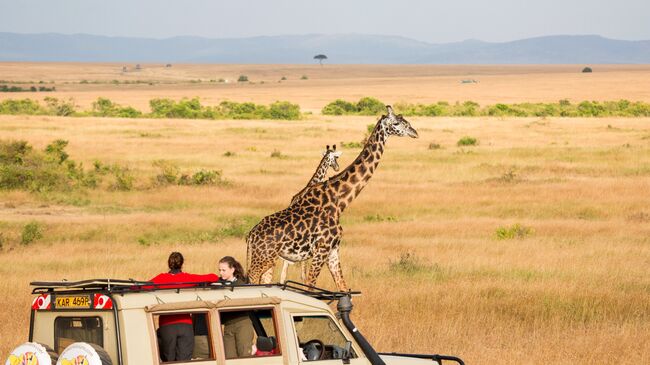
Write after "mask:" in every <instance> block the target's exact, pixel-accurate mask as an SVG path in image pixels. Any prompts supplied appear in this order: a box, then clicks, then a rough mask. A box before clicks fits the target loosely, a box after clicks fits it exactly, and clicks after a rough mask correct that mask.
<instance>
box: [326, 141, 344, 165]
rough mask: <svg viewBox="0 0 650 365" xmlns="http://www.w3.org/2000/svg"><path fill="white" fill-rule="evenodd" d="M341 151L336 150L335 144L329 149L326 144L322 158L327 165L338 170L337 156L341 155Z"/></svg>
mask: <svg viewBox="0 0 650 365" xmlns="http://www.w3.org/2000/svg"><path fill="white" fill-rule="evenodd" d="M341 153H342V152H341V151H337V150H336V145H333V146H332V148H331V149H330V146H329V145H327V146H326V149H325V152H323V159H325V162H326V164H327V166H328V167H331V168H332V170H334V171H339V161H338V159H339V157H340V156H341Z"/></svg>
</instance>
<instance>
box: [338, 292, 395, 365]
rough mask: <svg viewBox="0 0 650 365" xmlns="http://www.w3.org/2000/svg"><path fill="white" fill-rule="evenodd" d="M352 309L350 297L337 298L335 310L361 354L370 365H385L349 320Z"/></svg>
mask: <svg viewBox="0 0 650 365" xmlns="http://www.w3.org/2000/svg"><path fill="white" fill-rule="evenodd" d="M352 307H353V305H352V297H351V296H350V295H346V296H344V297H341V298H339V302H338V304H337V305H336V309H337V310H338V311H339V315H340V316H341V320H342V321H343V325H344V326H345V328H347V329H348V331H350V333H352V337H354V339H355V340H356V341H357V343H358V344H359V346H361V350H363V353H364V354H366V357H367V358H368V360H370V363H371V364H372V365H386V363H385V362H384V360H382V359H381V358H380V357H379V355H378V354H377V352H376V351H375V349H373V348H372V346H370V344H369V343H368V340H366V338H365V337H363V335H362V334H361V332H359V330H358V329H357V327H356V326H355V325H354V323H352V321H351V320H350V312H351V311H352Z"/></svg>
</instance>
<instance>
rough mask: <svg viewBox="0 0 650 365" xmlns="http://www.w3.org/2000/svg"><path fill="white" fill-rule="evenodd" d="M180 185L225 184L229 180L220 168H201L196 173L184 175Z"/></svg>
mask: <svg viewBox="0 0 650 365" xmlns="http://www.w3.org/2000/svg"><path fill="white" fill-rule="evenodd" d="M178 184H179V185H199V186H200V185H225V184H227V182H226V181H225V180H224V179H223V177H222V175H221V171H219V170H199V171H197V172H195V173H194V174H192V175H191V176H190V175H185V174H184V175H182V176H181V178H180V179H179V182H178Z"/></svg>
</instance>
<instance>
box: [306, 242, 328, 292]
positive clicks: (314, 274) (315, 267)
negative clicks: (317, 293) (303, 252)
mask: <svg viewBox="0 0 650 365" xmlns="http://www.w3.org/2000/svg"><path fill="white" fill-rule="evenodd" d="M319 241H320V243H319V244H317V245H316V248H315V252H314V257H313V258H312V260H311V265H310V266H309V272H308V274H307V280H305V284H307V285H310V286H316V279H318V275H320V271H321V270H322V268H323V264H325V261H327V256H328V254H329V249H327V247H324V245H323V243H322V242H323V239H320V240H319Z"/></svg>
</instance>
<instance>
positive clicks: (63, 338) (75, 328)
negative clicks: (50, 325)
mask: <svg viewBox="0 0 650 365" xmlns="http://www.w3.org/2000/svg"><path fill="white" fill-rule="evenodd" d="M103 328H104V327H103V324H102V319H101V317H57V318H56V319H55V320H54V349H55V351H56V352H57V353H59V354H60V353H61V352H63V350H65V348H66V347H68V346H70V345H71V344H73V343H75V342H88V343H93V344H95V345H98V346H101V347H104V331H103Z"/></svg>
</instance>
